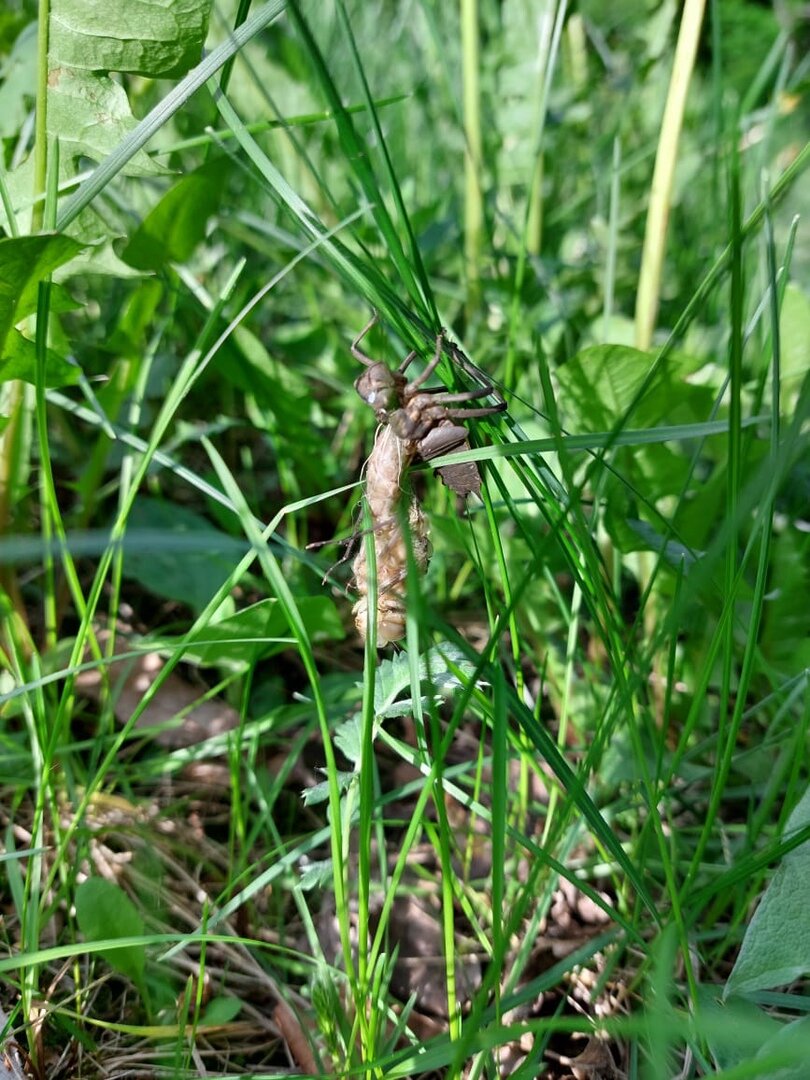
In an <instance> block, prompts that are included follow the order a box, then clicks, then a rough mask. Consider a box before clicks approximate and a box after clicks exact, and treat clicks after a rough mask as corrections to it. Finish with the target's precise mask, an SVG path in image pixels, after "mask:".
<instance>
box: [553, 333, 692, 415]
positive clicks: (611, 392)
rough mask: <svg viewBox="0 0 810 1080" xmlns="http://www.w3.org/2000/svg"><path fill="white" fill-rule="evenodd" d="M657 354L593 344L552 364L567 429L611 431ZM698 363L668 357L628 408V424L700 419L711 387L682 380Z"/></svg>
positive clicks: (623, 347) (685, 358)
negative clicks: (631, 408) (634, 404)
mask: <svg viewBox="0 0 810 1080" xmlns="http://www.w3.org/2000/svg"><path fill="white" fill-rule="evenodd" d="M656 355H657V354H656V353H655V352H642V351H641V350H639V349H631V348H629V347H628V346H626V345H595V346H591V347H589V348H587V349H583V350H582V351H581V352H579V353H577V354H576V356H572V357H571V359H570V360H568V361H566V363H565V364H563V365H561V366H560V367H559V368H558V369H557V378H558V380H559V383H560V387H561V389H562V391H563V392H562V394H561V397H560V400H561V402H562V403H564V406H565V412H566V423H567V424H568V425H569V426H570V428H571V430H573V431H577V432H580V431H611V430H612V429H613V428H614V427H615V425H616V424H617V422H618V421H620V420H622V419H624V417H625V414H626V412H627V409H628V408H629V406H630V405H631V403H632V402H633V399H634V398H635V396H636V394H637V393H638V391H639V389H640V388H641V386H642V384H643V382H644V380H645V379H646V377H647V374H648V372H649V371H650V369H651V368H652V366H653V364H654V362H655V359H656ZM697 366H698V364H697V362H696V361H695V360H694V359H692V358H691V357H689V358H687V357H677V356H673V355H670V356H668V357H667V360H666V363H665V364H664V365H663V366H662V367H661V369H660V370H659V372H658V373H657V375H656V377H655V379H654V381H653V383H652V385H651V386H650V387H649V389H648V390H647V392H646V393H645V395H644V397H643V399H642V400H641V402H640V404H639V405H638V407H637V408H636V409H635V410H634V411H633V414H632V417H633V426H634V427H651V426H653V425H656V424H661V423H666V424H676V423H687V422H689V421H692V420H695V419H705V417H706V416H707V415H708V412H709V409H710V407H711V402H712V390H711V388H710V387H707V386H694V385H692V384H691V383H689V382H687V381H686V379H687V376H688V375H690V374H692V372H693V371H694V370H695V369H696V367H697Z"/></svg>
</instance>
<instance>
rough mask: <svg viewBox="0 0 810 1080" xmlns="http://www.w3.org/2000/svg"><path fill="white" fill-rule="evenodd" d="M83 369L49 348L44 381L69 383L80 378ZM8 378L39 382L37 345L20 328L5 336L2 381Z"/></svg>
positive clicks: (0, 361)
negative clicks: (37, 380) (24, 335)
mask: <svg viewBox="0 0 810 1080" xmlns="http://www.w3.org/2000/svg"><path fill="white" fill-rule="evenodd" d="M80 375H81V371H80V369H79V367H78V365H77V364H72V363H70V361H69V360H66V359H65V358H64V357H62V356H60V355H59V354H58V353H56V352H54V350H53V349H48V352H47V359H46V361H45V385H46V386H69V385H71V384H72V383H75V382H78V380H79V376H80ZM9 379H22V380H23V382H27V383H32V384H33V383H36V379H37V347H36V345H35V343H34V342H33V341H31V340H30V338H27V337H23V335H22V334H21V333H20V331H19V330H12V331H11V333H10V334H9V335H8V337H7V338H6V343H5V347H4V349H3V358H2V360H0V382H7V381H8V380H9Z"/></svg>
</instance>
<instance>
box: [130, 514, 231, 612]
mask: <svg viewBox="0 0 810 1080" xmlns="http://www.w3.org/2000/svg"><path fill="white" fill-rule="evenodd" d="M129 527H130V529H131V530H133V533H137V532H138V531H141V530H143V531H144V532H146V533H147V534H148V535H149V536H150V537H154V539H152V540H150V542H149V546H148V548H143V547H137V548H136V547H135V545H136V543H139V540H138V537H137V535H135V536H134V538H133V539H132V542H131V543H130V542H128V543H127V548H126V557H125V559H124V574H125V575H126V576H127V577H129V578H134V579H135V580H136V581H139V582H140V583H141V585H143V586H144V587H145V588H147V589H149V590H150V592H153V593H156V594H157V595H158V596H164V597H167V598H168V599H171V600H179V601H181V602H182V603H185V604H188V605H189V606H190V607H192V608H193V609H194V610H195V611H199V610H202V608H204V607H205V605H206V604H207V603H208V601H209V600H210V598H211V594H212V593H213V592H214V590H215V589H216V588H217V586H218V585H220V584H221V583H222V582H223V581H224V580H225V578H226V577H227V576H228V574H229V573H230V571H231V569H232V568H233V564H234V561H235V559H236V558H238V557H239V554H238V553H239V552H244V545H243V544H237V543H236V542H235V541H234V540H233V538H232V537H230V536H228V535H227V533H223V532H220V531H219V530H218V529H215V528H214V527H213V526H212V525H211V524H210V522H209V521H208V520H207V519H206V518H204V517H203V516H202V515H201V514H196V513H194V512H193V511H192V510H188V509H186V507H184V506H177V505H175V504H173V503H170V502H166V501H164V500H163V499H150V498H140V499H138V501H137V502H136V503H135V506H134V507H133V509H132V513H131V514H130V517H129ZM161 537H164V538H165V537H170V538H171V540H170V543H169V544H166V545H165V546H164V547H163V548H161ZM184 542H187V544H186V549H185V550H183V545H184Z"/></svg>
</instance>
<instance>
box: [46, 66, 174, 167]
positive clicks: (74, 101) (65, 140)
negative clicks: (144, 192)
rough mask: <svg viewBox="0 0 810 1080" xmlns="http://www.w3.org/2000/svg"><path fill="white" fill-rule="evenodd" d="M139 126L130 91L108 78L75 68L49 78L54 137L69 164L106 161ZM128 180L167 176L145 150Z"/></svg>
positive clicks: (58, 71) (57, 71)
mask: <svg viewBox="0 0 810 1080" xmlns="http://www.w3.org/2000/svg"><path fill="white" fill-rule="evenodd" d="M137 126H138V121H137V120H136V119H135V117H134V116H133V115H132V110H131V109H130V107H129V101H128V100H127V95H126V93H125V92H124V88H123V87H122V86H120V85H119V84H118V83H116V82H113V80H112V79H111V78H110V77H109V76H108V75H98V74H93V73H92V72H89V71H80V70H78V69H75V68H69V67H56V68H53V69H52V70H51V71H50V72H49V75H48V132H49V134H50V135H51V136H53V137H54V138H57V137H58V139H59V143H60V147H61V150H62V154H63V155H64V157H65V159H66V160H70V159H72V158H76V157H81V156H82V155H85V156H87V157H90V158H93V160H94V161H102V160H103V159H104V158H106V157H107V155H108V154H111V153H112V152H113V150H115V149H116V147H117V146H118V144H119V143H120V142H121V141H122V140H123V139H124V138H125V137H126V136H127V135H129V133H130V132H131V131H132V130H133V129H134V128H136V127H137ZM122 171H123V172H124V173H126V174H127V175H128V176H156V175H162V174H164V173H165V171H166V170H165V169H164V168H162V167H161V166H160V165H157V164H156V163H155V162H154V161H153V160H152V159H151V158H150V157H149V155H148V154H147V153H146V151H145V150H139V151H138V152H137V153H136V154H135V155H133V157H131V158H130V159H129V161H128V162H127V163H126V165H125V166H124V169H123V170H122Z"/></svg>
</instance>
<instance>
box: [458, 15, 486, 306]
mask: <svg viewBox="0 0 810 1080" xmlns="http://www.w3.org/2000/svg"><path fill="white" fill-rule="evenodd" d="M478 24H479V14H478V0H461V52H462V77H463V81H464V137H465V140H466V144H467V149H466V152H465V154H464V261H465V268H466V277H467V318H468V320H469V319H470V318H471V317H473V316H474V315H475V313H476V312H477V311H478V310H479V309H480V304H481V282H480V260H481V233H482V229H483V224H484V199H483V194H482V190H481V161H482V156H481V150H482V139H481V83H480V79H479V63H480V49H479V25H478Z"/></svg>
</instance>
